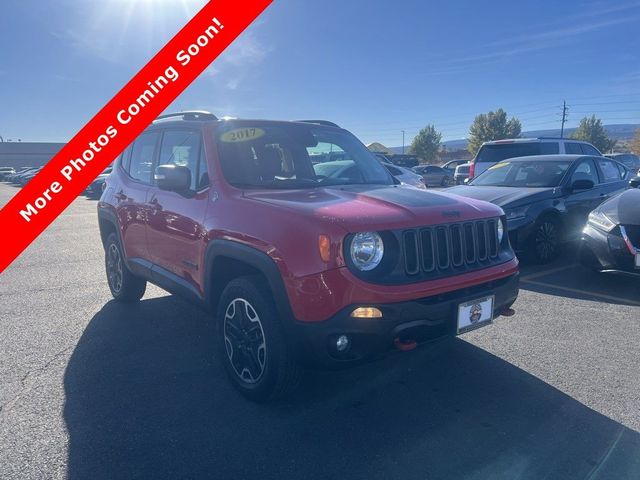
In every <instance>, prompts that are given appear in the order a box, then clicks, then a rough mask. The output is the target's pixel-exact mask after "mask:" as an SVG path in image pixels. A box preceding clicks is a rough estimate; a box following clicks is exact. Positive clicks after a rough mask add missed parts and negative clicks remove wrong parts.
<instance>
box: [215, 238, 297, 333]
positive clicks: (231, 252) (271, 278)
mask: <svg viewBox="0 0 640 480" xmlns="http://www.w3.org/2000/svg"><path fill="white" fill-rule="evenodd" d="M219 257H225V258H229V259H232V260H237V261H238V262H242V263H244V264H246V265H248V266H250V267H252V268H254V269H255V270H257V271H259V272H260V273H261V274H262V275H263V276H264V277H265V279H266V280H267V283H268V286H269V288H270V289H271V293H272V294H273V300H274V304H275V307H276V309H277V310H278V314H279V315H280V318H281V319H283V320H285V322H286V323H292V322H293V321H294V318H295V317H294V315H293V311H292V310H291V304H290V303H289V296H288V295H287V291H286V288H285V286H284V281H283V280H282V275H281V274H280V269H278V266H277V265H276V263H275V261H274V260H273V258H271V257H270V256H269V255H267V254H266V253H264V252H262V251H261V250H258V249H257V248H254V247H251V246H248V245H244V244H242V243H239V242H235V241H233V240H223V239H215V240H212V241H210V242H209V244H208V245H207V249H206V251H205V260H204V261H205V277H204V285H205V289H204V290H205V292H204V293H205V301H206V303H207V305H208V306H210V307H213V305H214V304H215V299H214V298H213V295H214V291H213V288H212V287H213V279H214V276H215V272H214V271H213V265H214V263H215V261H216V259H217V258H219Z"/></svg>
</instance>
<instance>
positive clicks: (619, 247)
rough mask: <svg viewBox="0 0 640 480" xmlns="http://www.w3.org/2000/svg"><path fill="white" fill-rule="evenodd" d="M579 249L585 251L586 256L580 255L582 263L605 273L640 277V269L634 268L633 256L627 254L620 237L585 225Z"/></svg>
mask: <svg viewBox="0 0 640 480" xmlns="http://www.w3.org/2000/svg"><path fill="white" fill-rule="evenodd" d="M580 248H581V249H585V250H587V252H588V253H587V255H581V259H582V261H583V263H586V262H595V265H594V264H593V263H591V264H589V265H586V266H588V267H592V268H595V269H596V270H601V271H605V272H619V273H625V274H630V275H638V276H640V269H638V268H636V267H635V256H634V255H632V254H631V252H629V249H628V248H627V246H626V245H625V243H624V241H623V239H622V237H620V236H618V235H614V234H611V233H606V232H603V231H601V230H599V229H597V228H594V227H592V226H591V225H589V224H587V226H586V227H585V228H584V230H583V231H582V237H581V245H580Z"/></svg>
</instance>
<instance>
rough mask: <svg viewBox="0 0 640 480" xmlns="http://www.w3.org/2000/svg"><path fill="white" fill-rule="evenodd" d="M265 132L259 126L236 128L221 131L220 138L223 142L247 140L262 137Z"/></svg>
mask: <svg viewBox="0 0 640 480" xmlns="http://www.w3.org/2000/svg"><path fill="white" fill-rule="evenodd" d="M265 133H267V132H265V131H264V130H262V129H261V128H254V127H251V128H236V129H235V130H229V131H228V132H225V133H223V134H222V136H221V137H220V140H222V141H223V142H225V143H237V142H248V141H250V140H255V139H256V138H260V137H262V136H263V135H264V134H265Z"/></svg>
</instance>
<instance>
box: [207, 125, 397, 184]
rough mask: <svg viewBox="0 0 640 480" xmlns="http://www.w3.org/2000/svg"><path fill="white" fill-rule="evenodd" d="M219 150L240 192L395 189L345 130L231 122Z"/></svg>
mask: <svg viewBox="0 0 640 480" xmlns="http://www.w3.org/2000/svg"><path fill="white" fill-rule="evenodd" d="M218 145H219V153H220V162H221V165H222V170H223V172H224V176H225V178H226V179H227V181H228V182H229V183H230V184H231V185H234V186H237V187H241V188H274V189H282V188H284V189H289V188H290V189H298V188H316V187H321V186H330V185H348V184H379V185H380V184H381V185H391V184H393V183H394V181H393V178H392V177H391V176H390V175H389V173H388V172H387V170H386V169H385V168H384V167H383V166H382V165H381V164H380V162H379V161H378V160H377V159H376V158H375V157H374V155H373V154H372V153H371V152H370V151H369V150H367V148H366V147H365V146H364V145H362V143H360V141H358V140H357V139H356V138H355V137H354V136H353V135H352V134H350V133H349V132H347V131H345V130H339V129H335V128H324V127H318V126H316V125H311V124H310V125H303V124H298V123H291V124H260V123H256V124H255V125H248V124H246V123H243V124H242V125H238V124H237V123H233V122H230V123H229V124H228V125H225V127H224V128H222V129H220V131H219V132H218Z"/></svg>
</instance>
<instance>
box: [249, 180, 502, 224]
mask: <svg viewBox="0 0 640 480" xmlns="http://www.w3.org/2000/svg"><path fill="white" fill-rule="evenodd" d="M244 196H245V198H247V199H250V200H253V201H259V202H265V203H269V204H271V205H274V206H278V207H281V208H285V209H289V210H291V211H295V212H296V213H299V214H302V215H304V216H306V217H311V216H315V217H317V218H318V219H319V220H321V221H327V222H331V223H337V224H340V225H342V226H343V227H344V228H345V229H347V230H354V231H355V230H366V229H371V230H389V229H396V228H411V227H417V226H426V225H436V224H442V223H452V222H458V221H463V220H474V219H479V218H488V217H497V216H499V215H502V211H501V210H500V209H499V208H497V207H495V206H494V205H491V204H488V203H486V202H482V201H477V200H473V199H469V198H462V197H458V196H456V195H451V194H449V193H444V192H429V191H426V190H420V189H416V188H411V187H402V186H397V185H393V186H391V185H390V186H387V185H349V186H340V187H325V188H316V189H308V190H260V191H245V192H244Z"/></svg>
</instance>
